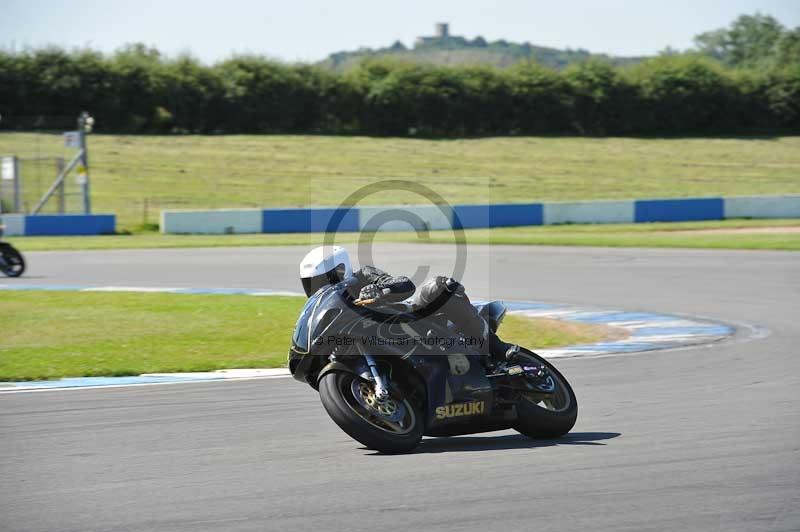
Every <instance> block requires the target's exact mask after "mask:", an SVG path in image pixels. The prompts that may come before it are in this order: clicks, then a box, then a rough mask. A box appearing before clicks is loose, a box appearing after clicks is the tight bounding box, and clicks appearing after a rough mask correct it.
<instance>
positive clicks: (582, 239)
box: [9, 219, 800, 252]
mask: <svg viewBox="0 0 800 532" xmlns="http://www.w3.org/2000/svg"><path fill="white" fill-rule="evenodd" d="M798 226H800V220H795V219H790V220H724V221H708V222H682V223H646V224H608V225H552V226H530V227H504V228H495V229H471V230H467V231H465V233H466V235H467V241H468V242H469V243H472V244H519V245H552V246H631V247H685V248H724V249H780V250H800V233H780V232H774V233H746V232H744V233H713V232H708V231H709V230H714V229H724V230H730V229H748V228H749V229H759V228H766V227H798ZM359 237H360V235H359V234H358V233H342V234H340V235H337V237H336V242H337V243H352V242H357V241H358V239H359ZM9 240H10V241H11V242H12V243H13V244H14V245H15V246H17V247H18V248H19V249H20V250H22V251H23V252H24V251H58V250H92V249H139V248H184V247H186V248H189V247H240V246H286V245H304V246H314V245H320V244H321V243H322V241H323V234H322V233H310V234H298V233H293V234H256V235H162V234H159V233H139V234H133V235H114V236H83V237H11V238H9ZM375 241H376V242H413V243H420V242H437V243H450V242H453V235H452V233H451V232H450V231H433V232H431V234H430V238H428V239H427V240H424V241H420V240H418V239H417V236H416V234H415V233H413V232H403V233H378V234H377V235H376V238H375Z"/></svg>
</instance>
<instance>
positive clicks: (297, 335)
mask: <svg viewBox="0 0 800 532" xmlns="http://www.w3.org/2000/svg"><path fill="white" fill-rule="evenodd" d="M321 297H322V294H321V293H320V294H317V295H315V296H313V297H310V298H309V299H308V301H306V305H305V306H304V307H303V310H302V311H300V317H299V318H297V323H296V324H295V326H294V334H292V343H293V344H294V347H295V350H296V351H297V352H298V353H308V351H309V348H310V347H311V334H310V332H311V331H310V327H311V317H312V316H313V315H314V309H315V308H317V304H318V303H319V300H320V298H321Z"/></svg>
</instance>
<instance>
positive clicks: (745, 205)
mask: <svg viewBox="0 0 800 532" xmlns="http://www.w3.org/2000/svg"><path fill="white" fill-rule="evenodd" d="M725 218H800V196H741V197H734V198H725Z"/></svg>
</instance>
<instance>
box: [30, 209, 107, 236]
mask: <svg viewBox="0 0 800 532" xmlns="http://www.w3.org/2000/svg"><path fill="white" fill-rule="evenodd" d="M115 230H116V216H114V215H113V214H35V215H27V216H25V235H26V236H46V235H50V236H60V235H106V234H113V233H114V231H115Z"/></svg>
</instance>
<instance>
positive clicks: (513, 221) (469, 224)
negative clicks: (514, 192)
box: [453, 203, 544, 229]
mask: <svg viewBox="0 0 800 532" xmlns="http://www.w3.org/2000/svg"><path fill="white" fill-rule="evenodd" d="M543 220H544V211H543V207H542V204H541V203H517V204H503V205H456V206H455V207H453V227H454V228H456V229H471V228H478V227H513V226H519V225H542V223H543Z"/></svg>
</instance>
